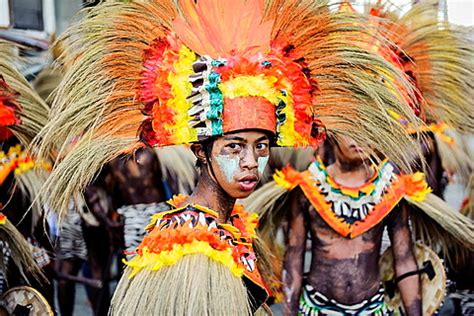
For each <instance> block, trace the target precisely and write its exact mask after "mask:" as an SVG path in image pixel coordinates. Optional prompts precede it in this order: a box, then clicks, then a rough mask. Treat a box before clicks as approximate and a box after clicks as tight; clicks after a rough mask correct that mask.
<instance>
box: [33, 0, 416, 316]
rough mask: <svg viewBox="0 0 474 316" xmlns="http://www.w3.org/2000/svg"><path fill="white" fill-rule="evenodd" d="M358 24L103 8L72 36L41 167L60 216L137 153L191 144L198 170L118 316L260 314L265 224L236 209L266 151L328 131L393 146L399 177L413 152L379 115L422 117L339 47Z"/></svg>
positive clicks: (183, 8)
mask: <svg viewBox="0 0 474 316" xmlns="http://www.w3.org/2000/svg"><path fill="white" fill-rule="evenodd" d="M351 19H353V17H349V16H347V15H344V14H338V13H332V12H331V10H330V8H329V7H328V6H327V4H326V2H325V1H313V0H304V1H278V0H271V1H267V2H266V3H265V1H263V0H259V1H248V0H237V1H236V0H226V1H222V0H198V1H194V0H181V1H177V2H176V1H162V0H161V1H150V2H147V3H139V2H132V3H107V2H105V3H102V4H100V5H98V6H97V7H94V8H92V9H90V10H89V11H88V14H87V16H86V17H85V19H84V20H82V21H80V22H79V24H78V25H75V26H73V27H71V28H70V29H69V31H67V32H66V33H67V35H66V36H65V38H66V52H67V54H65V58H66V60H65V61H64V62H65V63H66V64H71V65H72V66H71V68H70V69H69V70H68V73H67V74H66V76H65V80H64V81H63V82H62V83H61V85H60V86H59V88H58V90H57V93H58V94H57V97H56V99H55V104H54V105H53V114H52V115H51V120H50V122H49V123H48V125H47V126H46V127H45V128H44V129H43V131H42V133H41V135H40V137H38V139H40V140H41V143H40V148H39V149H38V151H39V152H40V153H41V154H47V153H48V152H49V151H50V150H55V149H58V150H59V155H60V157H61V161H60V162H59V163H58V164H57V166H56V167H55V170H53V172H52V174H51V176H50V177H49V178H48V181H47V183H46V185H45V190H46V191H47V192H48V196H47V198H48V201H49V203H50V204H51V205H52V208H53V209H64V206H65V205H67V203H68V200H67V198H65V195H69V196H70V195H73V194H76V193H78V192H79V191H80V190H82V189H83V187H84V186H85V185H86V184H87V183H88V182H90V181H91V180H92V178H93V177H94V175H95V174H96V171H97V169H99V168H100V167H101V166H103V165H104V164H105V163H107V162H108V161H110V160H112V159H113V158H115V157H117V156H119V155H120V154H123V153H130V152H133V151H134V150H135V149H137V148H139V147H140V146H143V144H146V145H150V146H166V145H175V144H183V143H190V144H192V145H191V149H192V151H193V152H194V155H195V156H196V158H197V159H198V165H199V167H200V177H199V180H198V184H197V187H196V189H195V190H194V192H193V193H192V194H191V195H190V196H177V197H175V198H174V199H172V200H171V201H169V202H168V203H167V204H164V205H163V204H160V206H154V207H155V208H156V212H157V213H156V214H155V215H153V216H152V220H151V223H150V224H149V225H148V227H147V231H148V235H147V236H145V238H144V239H143V241H142V243H141V244H140V245H139V247H138V249H137V251H136V256H135V257H134V258H132V259H131V260H130V261H128V262H127V265H128V266H129V267H128V268H127V269H126V271H125V274H124V276H123V277H122V280H121V281H120V283H119V285H118V289H117V291H116V293H115V295H114V299H113V302H112V307H111V314H114V315H115V314H117V315H130V314H140V315H151V314H154V315H184V314H196V315H201V314H202V315H217V314H224V315H231V314H238V315H245V314H250V313H252V312H254V311H256V310H257V309H258V308H259V307H260V306H262V304H263V303H264V301H265V299H266V297H267V287H266V285H265V283H264V282H263V279H262V276H261V274H265V273H266V270H265V269H264V268H262V263H264V256H263V255H262V254H259V253H256V248H257V244H258V243H257V240H256V239H255V237H256V236H255V229H256V225H257V219H256V216H255V215H250V214H248V213H247V212H245V211H244V210H243V207H242V206H240V205H238V204H235V202H236V199H240V198H245V197H247V196H248V195H250V193H251V192H252V191H253V190H254V188H255V187H256V185H257V183H258V181H259V180H260V177H261V174H262V172H263V169H264V168H265V165H266V163H267V160H268V158H269V147H270V146H272V145H277V146H295V147H299V146H318V145H319V144H320V143H321V142H322V140H323V139H324V136H325V127H326V128H327V129H328V130H337V131H341V130H345V131H346V132H347V131H348V130H350V131H351V132H352V133H353V134H354V135H355V137H357V139H361V140H362V139H363V140H365V142H367V143H369V144H374V143H376V142H378V141H379V140H380V137H382V138H384V140H385V141H386V142H384V144H385V145H386V150H387V152H388V153H391V154H393V156H394V157H395V159H398V161H399V162H400V164H402V165H403V162H404V161H405V160H404V157H405V155H406V154H405V153H406V149H407V148H408V145H409V144H411V140H410V138H409V137H408V136H406V135H405V133H404V131H403V129H402V128H401V127H399V126H397V125H396V124H394V123H393V121H392V120H391V119H390V118H389V117H388V116H387V115H386V110H388V109H393V110H395V109H396V110H397V111H400V112H402V113H404V114H405V115H406V116H407V117H408V120H413V123H416V119H415V118H414V116H413V115H412V114H411V112H410V109H409V107H408V105H407V104H406V102H405V101H404V99H403V97H402V95H401V94H400V93H399V91H398V90H397V89H394V87H393V86H390V83H389V84H388V85H387V86H382V87H380V84H379V83H380V81H379V79H380V77H382V78H386V79H387V80H388V78H389V77H390V78H394V77H396V78H398V77H400V78H401V75H400V73H398V71H396V70H395V69H394V68H393V67H391V66H390V65H389V64H388V63H387V62H385V61H384V60H383V59H382V58H380V57H379V56H376V55H373V54H371V53H369V52H367V51H365V50H364V49H360V48H358V47H355V46H352V45H351V44H350V43H349V42H348V41H345V40H344V39H345V37H344V36H343V34H344V33H346V32H353V31H354V27H353V26H351V25H350V23H348V21H350V20H351ZM362 24H363V23H362ZM355 28H357V27H355ZM98 29H100V32H98V31H97V30H98ZM80 78H88V79H87V80H86V81H84V80H82V79H80ZM402 84H405V85H408V82H406V81H403V79H402ZM334 100H339V101H340V102H334ZM316 117H317V118H316ZM323 119H326V120H327V123H325V124H324V125H326V126H325V127H324V126H323V123H322V121H323ZM341 122H342V124H341ZM370 122H378V123H379V124H370ZM365 123H369V124H365ZM386 128H389V129H390V131H391V132H392V135H395V136H396V140H395V141H394V138H393V137H388V136H386V137H385V136H383V135H387V134H386V133H383V131H385V130H386ZM137 131H138V133H137ZM137 135H138V137H137ZM392 135H391V136H392ZM73 139H75V140H76V142H75V143H74V144H71V141H72V140H73ZM68 145H70V146H68ZM66 147H70V150H68V151H66V150H64V148H66Z"/></svg>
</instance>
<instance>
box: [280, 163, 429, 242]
mask: <svg viewBox="0 0 474 316" xmlns="http://www.w3.org/2000/svg"><path fill="white" fill-rule="evenodd" d="M374 169H375V170H376V172H375V173H374V175H373V176H372V178H371V179H369V180H368V181H367V182H366V183H365V184H364V185H362V186H360V187H359V188H348V187H344V186H341V185H339V184H338V183H337V182H335V181H334V180H333V179H332V178H331V177H330V176H329V175H328V173H327V171H326V168H325V167H324V165H323V164H322V162H321V160H320V159H319V160H318V161H316V162H314V163H312V164H311V165H310V166H309V168H308V170H307V171H304V172H301V173H299V172H297V171H295V170H294V169H292V168H291V167H286V168H284V169H283V170H282V171H277V173H276V174H275V176H274V179H275V182H276V183H277V185H280V186H281V187H284V188H287V189H290V190H291V189H293V188H295V187H296V186H299V187H300V188H301V189H302V191H303V193H304V194H305V196H306V197H307V198H308V200H309V201H310V202H311V204H312V205H313V206H314V209H315V210H316V211H317V212H318V213H319V215H320V216H321V217H322V218H323V219H324V221H325V222H326V223H327V224H328V225H329V226H330V227H331V228H332V229H333V230H335V231H336V232H338V233H339V234H340V235H341V236H343V237H348V238H355V237H357V236H360V235H362V234H363V233H365V232H366V231H368V230H369V229H371V228H372V227H374V226H375V225H377V224H378V223H380V222H381V221H382V220H383V219H384V218H385V217H386V216H388V214H390V212H391V211H392V210H393V209H394V207H395V206H397V204H398V203H399V202H400V200H401V199H402V198H404V197H408V198H410V199H412V200H415V201H423V200H424V199H425V197H426V195H427V194H428V193H429V192H430V189H429V187H428V185H427V184H426V182H425V181H424V177H423V174H422V173H416V174H412V175H396V174H395V172H394V170H393V166H392V165H391V164H390V163H389V162H387V161H385V162H384V163H382V164H381V165H380V166H379V167H377V168H374Z"/></svg>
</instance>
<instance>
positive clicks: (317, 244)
mask: <svg viewBox="0 0 474 316" xmlns="http://www.w3.org/2000/svg"><path fill="white" fill-rule="evenodd" d="M379 9H381V8H379ZM349 11H350V12H353V11H352V10H349ZM434 11H436V10H433V8H432V7H430V6H429V5H422V6H415V7H414V8H413V9H412V11H410V12H409V13H408V14H407V15H406V16H405V17H404V18H403V19H400V21H399V23H401V24H389V25H391V26H392V27H393V25H395V26H398V27H399V28H398V31H399V32H398V33H395V34H396V35H400V37H397V38H396V40H397V41H396V43H397V44H398V46H397V47H401V48H402V49H404V50H406V51H405V53H400V52H396V53H397V54H396V55H394V54H393V53H391V52H390V50H389V51H387V50H385V49H381V48H384V47H383V46H382V47H380V46H378V44H377V45H375V44H372V45H371V47H370V49H371V50H373V51H374V50H375V51H377V52H379V53H380V55H381V56H384V57H385V58H387V56H389V57H390V56H391V57H396V56H397V55H398V56H401V57H404V58H401V57H399V58H395V60H394V61H395V65H396V66H397V64H398V66H397V67H399V68H400V69H401V70H403V71H404V72H405V73H407V74H408V75H410V74H411V76H410V77H411V78H412V79H413V82H414V83H415V84H416V85H417V86H419V87H418V88H419V91H420V92H421V93H422V94H421V95H420V96H421V97H419V98H418V100H417V102H416V103H413V104H412V108H413V109H414V110H415V112H418V113H417V114H423V115H425V116H429V117H430V118H433V117H435V118H436V117H443V118H444V119H445V120H446V121H449V122H450V124H453V125H456V126H462V127H463V128H464V129H465V130H466V129H467V130H471V129H472V124H473V121H472V118H470V116H469V115H467V116H462V113H463V112H464V111H465V110H466V108H469V107H472V105H470V104H468V103H467V102H465V98H466V97H467V96H468V95H469V94H471V93H472V88H469V87H468V86H466V85H463V84H462V82H468V81H469V80H468V78H472V67H471V68H469V67H467V66H466V63H469V61H470V60H472V54H473V51H472V47H470V46H468V45H466V44H467V42H466V41H465V40H464V38H463V37H462V36H461V35H462V34H461V33H459V32H456V31H455V30H453V29H451V28H446V29H443V30H440V29H439V28H438V24H437V21H436V19H434V20H433V18H431V19H429V20H426V16H432V17H436V14H435V12H434ZM420 12H421V13H422V15H423V16H422V17H423V18H424V19H421V17H420ZM387 15H388V14H387ZM415 16H418V17H419V19H418V20H417V19H415V18H414V17H415ZM373 21H374V20H372V21H371V22H373ZM377 21H380V20H377ZM420 24H422V26H420ZM394 28H395V27H393V28H392V29H391V30H392V31H393V29H394ZM383 34H385V32H384V33H383ZM387 34H392V33H391V32H387ZM420 38H421V39H423V40H424V41H422V40H420ZM433 38H438V39H442V40H443V41H446V42H443V46H441V47H438V46H437V44H438V42H436V41H434V40H433ZM430 39H431V41H430ZM450 41H451V42H450ZM374 43H376V42H374ZM420 43H423V44H424V45H420ZM440 50H441V51H445V53H444V54H443V53H440ZM381 51H382V52H381ZM447 51H449V53H448V52H447ZM448 56H449V57H448ZM469 56H470V57H469ZM410 58H411V59H410ZM397 59H398V61H397ZM454 65H455V66H456V67H458V66H462V65H464V66H466V67H464V68H463V69H462V70H461V71H460V72H454V71H451V68H450V67H454ZM448 66H449V67H448ZM410 67H415V69H416V70H417V72H414V71H412V70H410ZM470 69H471V70H470ZM450 82H451V83H452V82H458V83H459V85H460V86H457V85H450V84H448V83H450ZM433 86H439V87H440V89H438V90H436V91H434V90H433V89H432V87H433ZM441 86H442V88H441ZM447 87H449V88H450V89H452V90H453V91H452V93H451V92H449V91H448V90H447V89H448V88H447ZM443 96H444V97H443ZM454 99H456V100H454ZM457 101H460V103H459V104H458V103H457ZM397 118H400V116H397ZM428 121H430V119H428ZM331 140H332V145H333V147H334V150H335V154H336V162H335V163H333V164H331V165H330V166H329V167H327V168H326V167H325V166H324V165H323V164H322V162H321V160H320V159H319V160H318V161H317V162H315V163H313V164H311V165H310V167H309V169H308V170H307V171H305V172H303V173H299V172H296V171H294V170H292V169H291V168H287V169H285V170H284V172H283V173H277V178H276V183H270V184H269V185H267V186H266V187H264V188H262V189H261V190H259V191H257V192H255V195H254V197H253V198H252V197H251V201H250V202H248V205H247V206H248V208H249V209H251V210H258V211H260V212H264V214H265V215H264V218H263V220H264V227H263V232H264V233H266V234H268V238H267V239H268V240H272V239H274V236H275V235H274V230H275V227H278V223H277V222H278V220H276V219H277V218H278V217H282V216H283V214H282V213H284V211H285V210H287V212H288V213H289V215H288V218H289V221H290V224H289V230H288V248H287V253H286V256H285V264H284V267H283V268H284V271H283V290H284V294H285V296H286V300H285V307H286V313H287V314H296V313H301V314H304V315H306V314H307V315H310V314H318V313H321V314H325V313H327V312H328V311H332V312H335V311H338V312H339V313H340V314H341V315H342V314H344V313H348V312H350V313H353V314H358V313H362V314H364V315H365V314H368V315H371V314H374V315H377V314H384V313H387V306H386V304H385V302H384V298H383V289H382V288H381V285H380V280H381V279H380V277H379V272H378V268H376V269H374V267H378V264H377V263H378V260H379V251H380V242H381V236H382V230H383V227H384V226H387V227H388V229H389V233H390V235H391V239H392V248H393V256H394V259H395V270H396V275H397V276H399V278H397V280H398V281H399V282H398V285H399V289H400V291H401V296H402V299H403V303H404V304H402V305H404V306H402V308H403V307H404V308H405V312H407V313H408V314H411V313H413V314H420V313H421V310H422V309H421V307H422V305H421V292H420V284H419V277H417V276H416V274H415V275H412V276H410V277H409V278H404V277H402V276H403V275H404V272H408V271H410V270H412V271H416V270H417V269H418V267H417V264H416V262H415V261H414V257H413V255H414V253H413V250H412V249H413V246H412V242H411V240H410V234H409V230H408V226H407V222H408V215H407V214H408V213H407V212H408V211H407V207H406V205H405V203H403V202H402V203H399V202H400V200H401V199H402V197H405V198H406V199H409V200H410V202H411V203H412V204H416V206H417V207H419V208H421V209H422V210H423V211H424V212H421V213H420V212H411V214H410V215H412V217H413V216H415V215H418V216H421V217H422V220H421V221H420V220H415V219H413V220H414V222H415V223H416V224H420V223H423V220H429V219H430V218H431V220H434V221H435V222H437V224H434V225H438V226H442V227H443V229H441V231H443V230H444V231H446V230H447V231H448V232H449V233H450V234H445V235H444V236H442V237H443V238H444V239H445V240H444V243H441V245H443V246H444V247H443V248H444V249H443V250H444V253H447V251H446V250H447V249H446V247H453V248H456V249H459V248H460V247H459V246H461V247H462V246H465V247H466V248H468V249H472V223H471V222H469V221H468V220H466V219H463V218H460V217H459V216H458V215H457V214H456V213H455V212H454V211H452V210H450V211H448V210H449V207H447V205H445V204H444V203H443V202H442V201H441V200H439V199H438V198H436V197H434V196H432V195H428V197H429V198H428V199H426V200H425V201H423V202H421V201H422V200H424V199H423V196H424V195H426V194H427V193H428V192H429V191H428V189H427V186H426V183H424V180H423V177H422V175H421V174H419V173H415V174H411V175H406V174H405V175H404V174H403V173H402V174H400V175H396V174H395V172H394V167H393V165H392V164H390V163H387V162H386V163H383V164H381V165H380V166H378V167H370V164H369V163H368V157H369V155H368V150H369V148H368V147H361V143H359V142H355V141H354V140H353V139H348V138H344V137H338V138H337V140H336V139H335V138H332V137H331ZM379 152H380V151H379ZM381 152H382V153H383V151H381ZM277 184H280V185H281V187H280V188H278V185H277ZM282 188H286V189H294V188H298V189H297V190H295V192H294V193H293V192H292V193H293V194H292V195H291V198H290V199H289V201H288V204H287V205H286V206H287V208H285V206H282V205H281V204H282V203H281V202H277V201H279V200H278V199H279V197H281V195H282V194H283V193H282V192H281V191H280V190H282ZM300 189H301V190H300ZM272 202H274V203H278V204H279V207H278V208H276V209H274V210H273V211H267V212H265V211H266V210H265V209H264V208H267V210H268V208H269V206H270V205H272V204H273V203H272ZM272 213H273V214H272ZM423 213H424V216H423V215H422V214H423ZM426 215H428V219H426ZM280 220H281V218H280ZM267 222H268V223H267ZM272 227H273V228H272ZM423 227H425V228H426V227H428V226H427V225H426V226H424V225H421V227H416V228H417V234H418V236H419V237H421V238H422V239H425V240H427V241H429V239H436V238H434V236H428V235H429V234H430V233H431V234H433V235H435V231H434V230H433V231H430V232H427V231H426V230H423ZM430 227H431V226H430ZM439 228H441V227H439ZM272 230H273V232H272ZM308 230H309V231H310V234H311V240H312V254H313V259H312V265H311V270H310V273H309V276H308V278H307V279H306V280H305V281H303V263H304V249H305V242H306V232H307V231H308ZM463 234H465V235H464V236H463ZM422 235H424V236H422ZM450 236H454V237H455V238H454V240H453V239H452V238H451V237H450ZM466 236H469V238H471V240H469V239H468V238H465V237H466ZM423 237H425V238H423ZM428 237H430V238H428ZM443 238H441V239H443ZM438 239H439V238H438ZM437 246H439V244H438V245H437ZM273 248H274V247H273ZM418 263H419V262H418ZM341 266H342V267H344V268H343V269H342V268H341ZM420 268H421V267H420ZM367 269H369V270H370V271H369V270H367ZM341 271H344V272H342V273H341ZM438 274H444V273H443V271H441V272H440V271H438ZM305 282H306V283H305ZM441 292H442V291H441ZM423 295H424V293H423ZM441 299H442V297H441V296H440V295H438V296H437V297H436V303H433V302H431V301H429V300H423V310H424V313H426V312H427V311H429V310H431V313H432V312H434V311H435V310H436V308H437V307H438V306H439V302H440V301H441ZM428 314H430V312H428Z"/></svg>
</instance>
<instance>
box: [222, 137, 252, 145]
mask: <svg viewBox="0 0 474 316" xmlns="http://www.w3.org/2000/svg"><path fill="white" fill-rule="evenodd" d="M224 139H225V140H238V141H240V142H244V143H246V142H247V140H246V139H245V138H242V137H239V136H224Z"/></svg>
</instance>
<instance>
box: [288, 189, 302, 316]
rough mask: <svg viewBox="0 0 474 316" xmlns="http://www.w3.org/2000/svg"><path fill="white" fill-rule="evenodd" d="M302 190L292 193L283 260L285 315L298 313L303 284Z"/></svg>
mask: <svg viewBox="0 0 474 316" xmlns="http://www.w3.org/2000/svg"><path fill="white" fill-rule="evenodd" d="M301 198H302V192H301V190H300V189H295V190H294V191H293V192H292V193H291V195H290V213H289V218H288V233H287V236H288V245H287V249H286V252H285V259H284V262H283V276H282V278H283V294H284V298H285V303H284V313H285V315H296V314H297V313H298V305H299V298H300V293H301V287H302V285H303V268H304V252H305V246H306V233H307V232H306V226H305V222H304V210H303V209H302V205H301V203H300V200H301Z"/></svg>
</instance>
